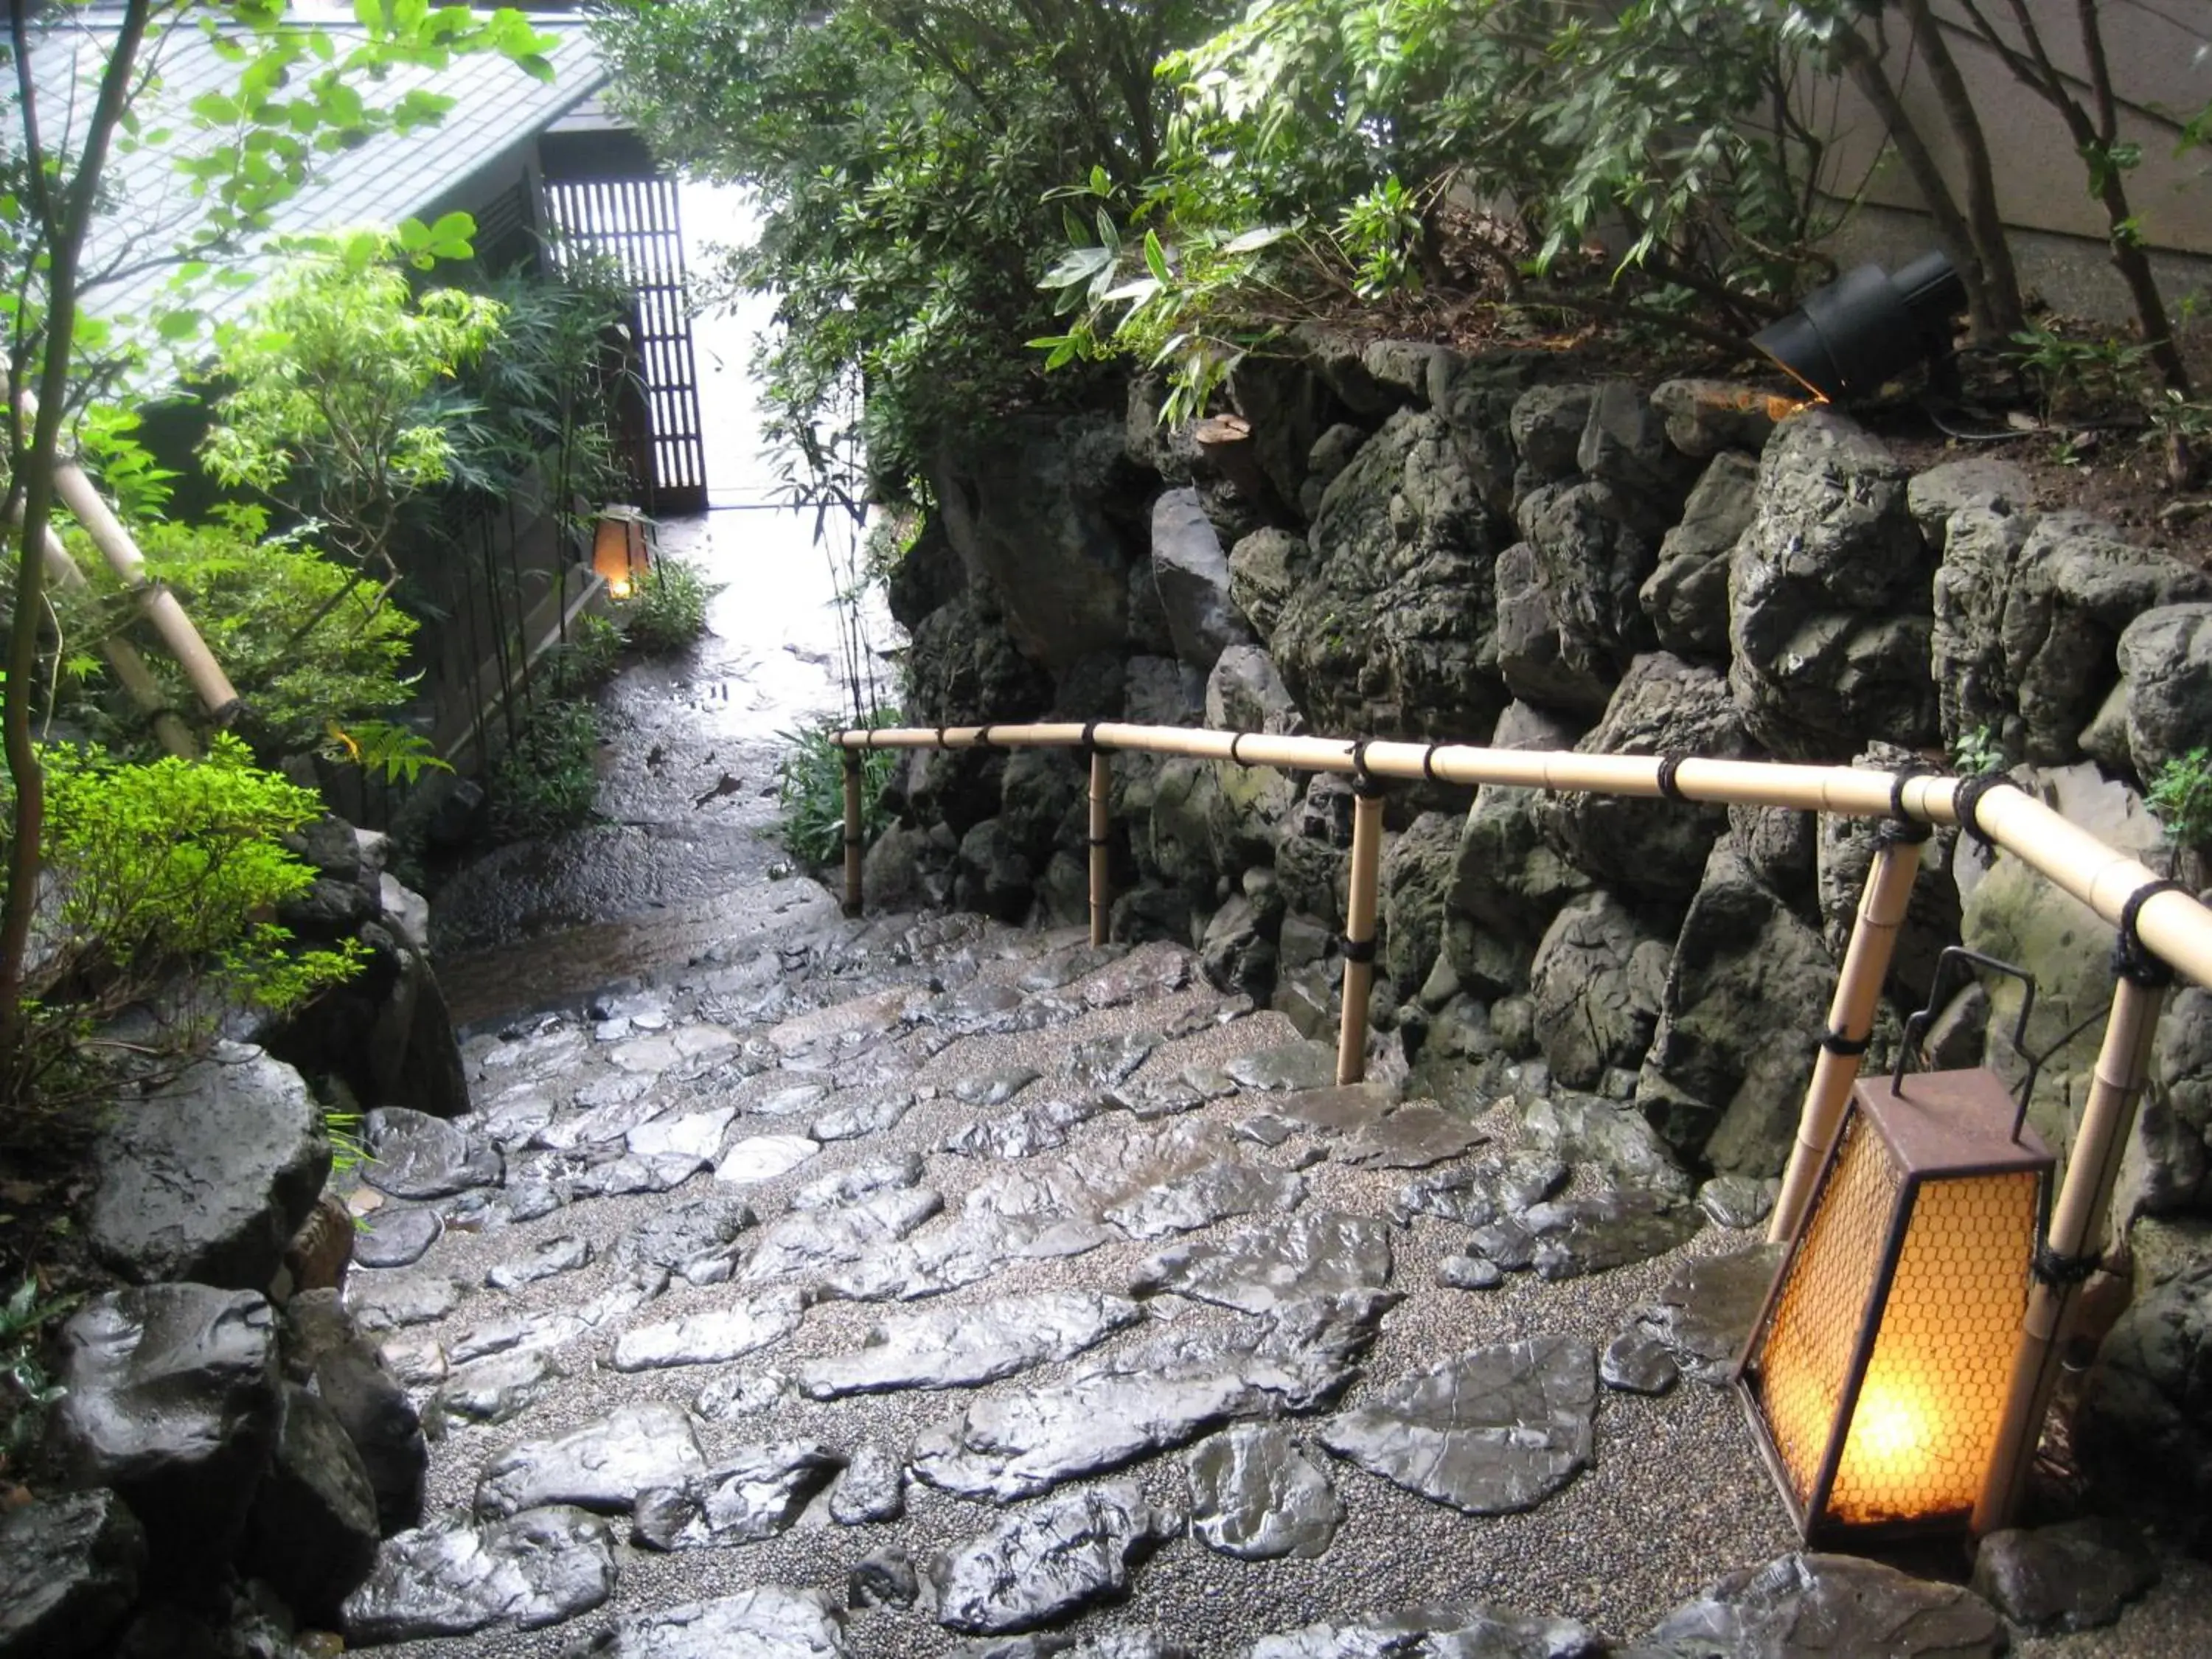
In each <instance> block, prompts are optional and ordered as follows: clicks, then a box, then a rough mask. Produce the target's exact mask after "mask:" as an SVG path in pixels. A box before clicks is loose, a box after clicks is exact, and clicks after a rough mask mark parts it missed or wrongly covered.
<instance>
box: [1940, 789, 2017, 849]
mask: <svg viewBox="0 0 2212 1659" xmlns="http://www.w3.org/2000/svg"><path fill="white" fill-rule="evenodd" d="M2011 781H2012V780H2011V779H2010V778H2008V777H2007V776H2005V775H2004V774H2003V773H2002V772H1984V773H1982V774H1981V775H1979V776H1977V777H1971V778H1963V779H1961V780H1960V783H1959V790H1958V793H1956V794H1955V795H1954V796H1953V797H1952V798H1951V810H1952V811H1954V813H1956V814H1957V815H1958V818H1959V828H1960V829H1963V830H1965V831H1966V833H1967V834H1968V835H1970V836H1972V837H1973V838H1974V839H1975V840H1976V841H1978V842H1980V843H1981V844H1982V845H1983V846H1984V847H1989V848H1994V847H1996V844H1997V843H1996V836H1992V835H1990V832H1989V831H1988V830H1986V829H1983V828H1982V797H1983V796H1984V795H1986V794H1988V793H1990V790H1992V789H1995V788H1996V787H1999V786H2000V785H2004V784H2009V783H2010V782H2011Z"/></svg>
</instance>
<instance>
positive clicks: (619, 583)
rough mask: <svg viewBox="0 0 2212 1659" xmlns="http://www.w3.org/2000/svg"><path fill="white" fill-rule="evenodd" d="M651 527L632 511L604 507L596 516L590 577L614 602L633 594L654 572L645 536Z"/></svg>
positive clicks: (642, 515) (651, 556) (649, 521)
mask: <svg viewBox="0 0 2212 1659" xmlns="http://www.w3.org/2000/svg"><path fill="white" fill-rule="evenodd" d="M650 524H651V520H648V519H647V517H646V516H645V514H644V513H641V512H639V511H638V510H637V509H636V508H635V507H605V508H602V509H601V511H600V513H599V527H598V529H597V530H596V531H595V532H593V534H592V574H594V575H596V576H598V577H599V580H601V581H604V582H605V583H606V585H607V592H609V593H610V594H611V595H612V596H613V597H614V598H616V599H628V598H629V596H630V595H631V594H633V593H635V592H636V591H637V585H638V583H639V582H640V581H641V580H643V579H644V576H645V573H646V572H647V571H648V570H650V569H651V568H653V549H652V546H651V544H649V543H648V541H647V536H646V532H647V529H648V528H649V526H650Z"/></svg>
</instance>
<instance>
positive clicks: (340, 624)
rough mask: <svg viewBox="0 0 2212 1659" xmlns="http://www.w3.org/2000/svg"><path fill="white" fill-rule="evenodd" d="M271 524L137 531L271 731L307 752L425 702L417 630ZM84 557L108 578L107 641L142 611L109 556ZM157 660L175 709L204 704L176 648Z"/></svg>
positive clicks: (252, 521) (102, 590)
mask: <svg viewBox="0 0 2212 1659" xmlns="http://www.w3.org/2000/svg"><path fill="white" fill-rule="evenodd" d="M263 523H264V520H263V518H262V515H261V514H260V513H258V512H256V511H253V510H251V509H248V510H245V511H234V513H233V514H232V517H231V522H229V523H226V524H203V525H179V524H167V523H161V522H159V521H155V522H151V523H143V524H139V525H135V526H132V529H131V533H132V535H133V536H134V537H135V538H137V542H138V545H139V548H140V550H142V551H143V553H144V554H145V556H146V568H147V570H148V573H149V574H151V575H152V576H153V577H154V578H155V580H159V581H163V582H166V583H167V584H168V585H169V586H170V587H172V588H173V589H174V590H175V592H176V594H177V597H178V599H179V600H181V601H182V602H183V605H184V607H185V611H188V612H189V613H190V614H191V618H192V621H193V623H194V625H195V626H196V627H197V628H198V629H199V631H200V635H201V637H202V638H204V640H206V641H207V643H208V648H209V649H210V651H212V652H214V653H215V657H216V661H218V662H220V663H221V664H222V665H223V669H224V671H225V672H226V673H228V675H229V676H230V680H231V684H234V686H236V687H237V688H238V693H239V696H241V697H243V698H244V699H245V700H246V703H247V704H248V706H249V707H251V708H252V710H253V713H254V715H255V717H256V719H257V720H258V722H259V724H260V726H261V729H262V730H263V731H264V732H266V733H267V734H268V736H269V738H270V741H271V742H272V743H273V744H275V745H276V748H277V749H278V750H280V751H282V752H283V753H288V754H294V753H300V752H303V751H305V750H307V749H310V748H313V746H314V745H315V744H317V743H318V742H319V741H320V740H321V739H322V738H323V737H324V736H325V732H326V730H327V727H328V726H329V725H330V723H331V722H332V721H336V722H337V723H338V724H339V725H341V726H351V725H352V723H353V722H355V721H357V720H362V719H363V718H364V717H367V716H373V715H375V714H380V713H381V712H382V711H384V710H386V709H389V708H398V706H399V705H401V704H403V703H404V702H407V701H408V700H409V699H410V697H411V696H413V695H414V679H413V677H412V676H411V675H410V674H409V673H408V672H407V659H408V652H409V650H410V646H411V644H412V642H413V641H414V638H415V632H416V621H415V618H414V617H410V616H409V615H408V614H407V613H406V612H405V611H402V610H401V609H400V608H399V607H398V605H395V604H393V603H392V601H391V600H390V599H388V598H386V597H385V596H383V595H382V594H380V592H378V591H377V589H376V587H375V586H371V585H368V584H363V583H362V582H360V581H359V580H358V578H357V577H356V574H355V573H354V572H352V571H351V570H349V569H348V568H346V567H345V566H343V565H342V564H340V563H338V562H337V561H335V560H333V559H330V558H326V557H325V556H323V555H322V554H321V553H319V552H318V551H317V550H315V549H314V548H313V546H312V545H309V544H307V542H306V541H304V540H301V539H296V538H286V539H282V540H276V541H264V540H262V539H260V535H261V530H262V526H263ZM80 563H82V564H84V565H85V566H86V568H90V569H95V570H97V571H98V572H99V576H98V579H97V580H98V586H97V588H96V590H95V591H96V592H98V593H99V595H100V601H99V605H100V608H99V611H98V612H97V614H96V616H94V617H88V618H86V619H85V623H86V625H87V626H88V627H89V628H90V629H91V630H92V634H93V635H94V637H93V640H92V641H90V643H96V642H97V639H98V637H100V636H103V635H105V634H106V632H107V631H109V630H111V629H115V628H118V627H120V626H122V625H123V624H124V623H125V622H126V621H127V619H128V618H129V617H130V616H131V614H132V606H131V601H130V599H129V598H128V596H127V595H126V594H125V592H123V589H122V587H121V585H120V583H119V582H118V580H116V578H115V576H114V575H113V574H112V572H111V571H109V570H108V568H107V566H106V562H105V561H101V560H88V561H86V560H81V561H80ZM67 622H68V618H66V617H65V618H64V625H65V626H66V625H67ZM70 648H71V650H72V651H73V652H85V651H88V649H89V644H88V641H86V640H85V639H83V638H82V637H80V638H76V639H73V640H72V641H71V646H70ZM146 665H147V666H148V668H149V669H150V670H152V671H153V674H154V677H155V680H156V681H157V682H159V683H160V684H161V687H162V689H163V690H165V691H166V692H167V694H168V700H169V702H170V703H171V705H172V706H173V707H175V708H191V707H193V706H194V697H193V694H192V692H191V687H190V686H189V685H188V684H186V683H185V678H184V674H183V671H181V670H180V669H179V668H178V667H177V665H176V664H175V662H174V661H173V659H171V658H170V657H169V655H168V653H167V652H149V653H147V654H146Z"/></svg>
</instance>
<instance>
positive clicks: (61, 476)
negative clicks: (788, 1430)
mask: <svg viewBox="0 0 2212 1659" xmlns="http://www.w3.org/2000/svg"><path fill="white" fill-rule="evenodd" d="M54 493H55V494H56V495H58V496H59V497H60V498H61V501H62V505H63V506H64V507H68V508H69V510H70V513H71V515H72V516H74V517H75V518H76V521H77V522H78V523H79V524H81V525H82V526H84V529H85V533H86V534H87V535H88V536H90V537H91V538H92V540H93V544H94V546H95V547H97V548H99V549H100V554H101V556H103V557H105V558H106V561H107V563H108V568H110V569H112V570H113V571H114V572H115V574H116V575H117V576H118V577H119V578H120V579H121V580H122V581H123V583H124V585H125V586H127V587H129V588H130V589H131V592H133V593H134V594H135V595H136V596H137V599H138V605H139V609H140V611H141V612H142V613H143V615H144V617H145V618H146V620H147V621H148V622H149V623H151V624H152V625H153V629H154V631H155V633H156V634H158V635H160V636H161V643H162V645H163V646H164V647H167V650H168V653H169V654H170V655H171V656H173V657H174V658H175V659H177V665H178V666H179V667H180V668H182V669H183V670H184V671H185V678H186V679H188V680H189V681H191V687H192V690H194V691H196V692H197V693H198V694H199V698H200V701H201V702H204V703H205V704H206V705H207V709H208V713H210V714H212V715H214V716H215V717H216V719H218V720H228V719H229V718H230V717H231V716H232V715H233V714H236V713H237V711H238V690H237V688H236V687H234V685H232V684H231V683H230V677H229V676H228V674H226V673H224V672H223V671H222V664H221V663H219V662H217V661H216V659H215V653H213V652H212V651H210V650H209V649H208V647H207V641H205V640H203V639H202V638H201V637H200V634H199V630H198V629H197V628H194V627H193V626H192V621H191V617H187V616H186V615H185V608H184V606H183V605H179V604H178V603H177V596H176V595H175V594H174V593H172V592H170V591H169V590H168V589H167V588H166V587H164V586H161V584H160V583H159V582H156V581H151V580H148V578H147V575H146V561H145V559H144V557H143V556H142V555H141V554H140V553H139V551H138V544H137V542H135V541H133V540H132V539H131V532H129V531H128V530H125V528H124V527H123V521H122V520H120V519H118V518H117V517H116V516H115V514H114V513H113V512H112V511H111V510H110V509H109V507H108V505H107V503H106V501H103V500H101V499H100V492H99V491H98V490H97V489H94V488H93V484H92V480H91V479H90V478H88V477H86V476H85V474H84V469H83V468H82V467H80V466H79V465H76V462H74V461H64V462H63V463H62V464H61V465H58V466H57V467H56V468H55V469H54Z"/></svg>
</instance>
